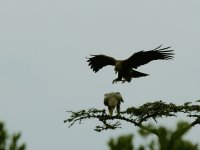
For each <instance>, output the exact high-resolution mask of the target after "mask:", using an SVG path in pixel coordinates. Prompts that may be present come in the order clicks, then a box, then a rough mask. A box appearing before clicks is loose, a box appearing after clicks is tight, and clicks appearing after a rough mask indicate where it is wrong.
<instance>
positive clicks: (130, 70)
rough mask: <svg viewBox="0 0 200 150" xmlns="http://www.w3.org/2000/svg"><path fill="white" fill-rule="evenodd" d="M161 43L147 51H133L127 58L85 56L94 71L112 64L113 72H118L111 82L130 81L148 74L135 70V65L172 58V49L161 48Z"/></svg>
mask: <svg viewBox="0 0 200 150" xmlns="http://www.w3.org/2000/svg"><path fill="white" fill-rule="evenodd" d="M161 46H162V45H160V46H158V47H157V48H155V49H153V50H149V51H139V52H136V53H134V54H133V55H132V56H130V57H129V58H128V59H125V60H116V59H115V58H113V57H110V56H106V55H103V54H100V55H91V56H92V57H90V58H87V59H88V60H87V62H88V63H89V64H88V65H89V66H90V68H91V69H92V70H93V71H94V72H95V73H96V72H98V71H99V70H100V69H102V68H103V67H105V66H108V65H111V66H114V70H115V73H118V77H117V78H116V79H114V80H113V83H116V82H119V81H121V82H122V83H124V82H131V79H132V78H139V77H145V76H148V74H145V73H142V72H139V71H136V70H135V69H137V67H139V66H141V65H145V64H147V63H149V62H151V61H153V60H170V59H172V58H173V55H174V53H172V52H173V50H169V48H170V47H165V48H161Z"/></svg>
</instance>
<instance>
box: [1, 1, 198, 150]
mask: <svg viewBox="0 0 200 150" xmlns="http://www.w3.org/2000/svg"><path fill="white" fill-rule="evenodd" d="M0 19H1V23H0V42H1V44H0V119H1V120H3V121H4V122H6V126H7V128H8V129H9V131H10V132H16V131H21V132H22V133H23V137H22V140H23V141H25V142H26V143H27V145H28V149H29V150H47V149H48V150H55V149H74V150H78V149H80V148H82V149H93V148H94V147H95V149H96V150H102V149H108V148H107V145H106V142H107V141H108V139H109V138H110V137H114V136H116V135H120V134H126V133H135V132H136V130H137V128H136V127H134V126H132V125H131V124H123V129H119V130H115V131H106V132H102V133H96V132H95V131H93V128H94V127H95V125H97V124H98V122H97V120H91V121H86V122H84V123H83V124H82V125H76V126H74V127H72V128H67V125H66V124H64V123H63V120H64V119H66V118H67V115H68V114H67V113H65V111H66V110H67V109H71V110H80V109H88V108H91V107H96V108H105V107H104V105H103V95H104V93H107V92H111V91H119V92H120V93H121V94H122V96H123V97H124V101H125V103H123V105H122V109H125V108H127V107H129V106H139V105H141V104H143V103H145V102H148V101H154V100H160V99H163V100H165V101H166V102H173V103H176V104H183V103H184V102H185V101H195V100H197V99H199V98H200V92H199V89H200V84H199V83H200V78H199V77H200V71H199V56H200V44H199V39H200V28H199V27H200V1H199V0H167V1H161V0H151V1H147V0H146V1H145V0H138V1H136V0H127V1H122V0H109V1H108V0H101V1H95V0H84V1H81V0H73V1H69V0H34V1H33V0H32V1H31V0H17V1H16V0H9V1H8V0H5V1H3V0H2V1H0ZM160 44H163V46H172V48H173V49H174V50H175V54H176V56H175V59H174V60H173V61H154V62H151V63H149V64H148V65H145V66H142V67H140V68H138V70H139V71H142V72H145V73H149V74H150V76H149V77H146V78H140V79H136V80H133V81H132V82H131V83H129V84H123V85H122V84H120V83H118V84H115V85H112V84H111V82H112V80H113V79H114V78H116V75H115V74H114V71H113V68H112V67H106V68H104V69H102V70H101V71H100V72H98V73H97V74H95V73H93V72H92V70H90V68H89V67H88V66H87V63H86V59H85V57H87V56H89V54H100V53H102V54H106V55H111V56H113V57H115V58H118V59H125V58H127V57H129V56H130V55H131V54H133V53H134V52H136V51H139V50H150V49H153V48H155V47H156V46H158V45H160ZM183 119H184V118H183ZM164 120H165V119H163V120H162V121H161V123H159V124H158V125H160V124H163V123H165V124H167V125H168V127H174V125H175V123H176V122H177V121H178V120H177V119H167V121H164ZM199 132H200V127H199V126H198V127H195V128H194V129H193V130H192V131H191V132H190V133H189V134H188V135H187V136H186V138H189V139H192V140H193V141H194V142H197V141H199V135H197V134H196V133H199Z"/></svg>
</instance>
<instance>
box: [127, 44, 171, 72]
mask: <svg viewBox="0 0 200 150" xmlns="http://www.w3.org/2000/svg"><path fill="white" fill-rule="evenodd" d="M161 46H162V45H160V46H158V47H157V48H155V49H153V50H150V51H139V52H137V53H134V54H133V55H132V56H131V57H129V58H128V59H126V60H124V63H125V64H126V65H128V66H130V67H132V68H137V67H139V66H141V65H144V64H147V63H149V62H151V61H153V60H159V59H161V60H162V59H163V60H169V59H173V55H174V53H172V52H173V50H168V49H169V48H171V47H165V48H162V49H159V48H160V47H161Z"/></svg>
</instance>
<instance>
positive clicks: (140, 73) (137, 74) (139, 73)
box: [132, 70, 149, 78]
mask: <svg viewBox="0 0 200 150" xmlns="http://www.w3.org/2000/svg"><path fill="white" fill-rule="evenodd" d="M145 76H149V75H148V74H146V73H142V72H139V71H136V70H132V77H133V78H140V77H145Z"/></svg>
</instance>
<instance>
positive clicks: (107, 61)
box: [87, 54, 116, 73]
mask: <svg viewBox="0 0 200 150" xmlns="http://www.w3.org/2000/svg"><path fill="white" fill-rule="evenodd" d="M91 56H92V57H90V58H87V59H88V60H87V62H88V63H89V64H88V66H90V68H91V69H92V70H93V71H94V72H95V73H96V72H98V71H99V70H100V69H101V68H103V67H105V66H107V65H112V66H114V65H115V61H116V60H115V59H114V58H113V57H110V56H106V55H102V54H101V55H91Z"/></svg>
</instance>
